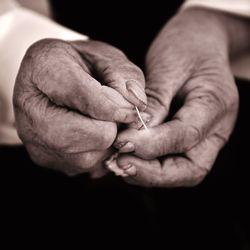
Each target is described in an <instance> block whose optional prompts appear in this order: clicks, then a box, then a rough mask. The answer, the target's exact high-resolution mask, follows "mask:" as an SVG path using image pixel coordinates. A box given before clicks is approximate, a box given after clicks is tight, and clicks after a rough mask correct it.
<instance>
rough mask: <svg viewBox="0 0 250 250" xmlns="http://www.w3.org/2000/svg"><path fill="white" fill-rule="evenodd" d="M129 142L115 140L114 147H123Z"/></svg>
mask: <svg viewBox="0 0 250 250" xmlns="http://www.w3.org/2000/svg"><path fill="white" fill-rule="evenodd" d="M126 143H127V142H115V143H114V147H116V148H117V149H120V148H122V147H123V146H124V145H125V144H126Z"/></svg>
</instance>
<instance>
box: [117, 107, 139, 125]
mask: <svg viewBox="0 0 250 250" xmlns="http://www.w3.org/2000/svg"><path fill="white" fill-rule="evenodd" d="M136 118H137V114H136V111H135V110H133V109H118V110H116V111H115V113H114V115H113V120H114V121H115V122H120V123H132V122H134V121H135V119H136Z"/></svg>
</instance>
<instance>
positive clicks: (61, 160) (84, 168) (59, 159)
mask: <svg viewBox="0 0 250 250" xmlns="http://www.w3.org/2000/svg"><path fill="white" fill-rule="evenodd" d="M25 147H26V149H27V150H28V152H29V155H30V157H31V159H32V161H33V162H35V163H36V164H37V165H39V166H41V167H45V168H48V169H52V170H55V171H60V172H62V173H64V174H66V175H68V176H74V175H78V174H81V173H86V172H90V174H91V175H92V172H93V171H96V169H99V170H102V169H103V170H104V171H105V168H104V165H103V163H102V162H103V160H104V159H105V158H106V157H108V156H109V154H110V153H111V152H109V150H106V151H89V152H82V153H77V154H55V152H54V151H50V150H48V149H44V148H43V147H42V146H39V145H36V144H25ZM98 174H99V175H100V171H99V173H98ZM94 178H99V176H96V174H95V176H94Z"/></svg>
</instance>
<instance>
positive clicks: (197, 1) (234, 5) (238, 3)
mask: <svg viewBox="0 0 250 250" xmlns="http://www.w3.org/2000/svg"><path fill="white" fill-rule="evenodd" d="M194 6H201V7H207V8H211V9H216V10H221V11H225V12H228V13H232V14H237V15H241V16H245V17H250V0H186V1H185V3H184V5H183V8H188V7H194Z"/></svg>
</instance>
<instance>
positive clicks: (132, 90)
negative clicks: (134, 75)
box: [126, 79, 147, 111]
mask: <svg viewBox="0 0 250 250" xmlns="http://www.w3.org/2000/svg"><path fill="white" fill-rule="evenodd" d="M126 89H127V91H128V93H129V99H130V101H131V102H132V103H133V104H134V105H136V106H138V107H139V108H140V110H142V111H143V110H145V109H146V108H147V96H146V93H145V90H144V86H143V85H142V84H140V83H139V82H138V81H137V80H133V79H130V80H128V81H127V82H126Z"/></svg>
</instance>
